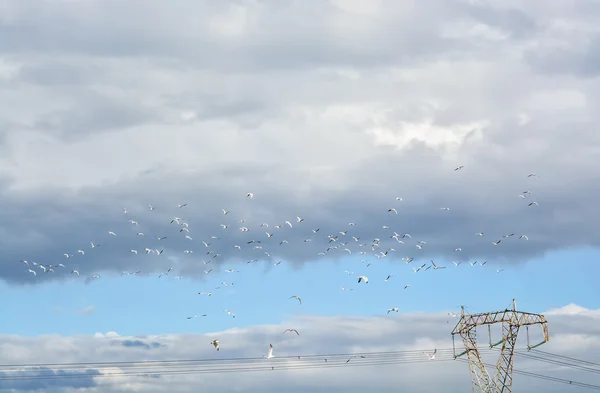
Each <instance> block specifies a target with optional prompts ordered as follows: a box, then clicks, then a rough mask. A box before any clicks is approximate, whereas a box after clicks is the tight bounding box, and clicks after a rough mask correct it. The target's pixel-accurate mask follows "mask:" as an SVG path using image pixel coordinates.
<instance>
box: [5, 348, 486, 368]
mask: <svg viewBox="0 0 600 393" xmlns="http://www.w3.org/2000/svg"><path fill="white" fill-rule="evenodd" d="M484 351H486V352H492V350H484ZM423 352H425V353H432V352H433V349H421V350H417V349H415V350H405V351H385V352H355V353H333V354H323V355H289V356H278V357H276V358H273V359H298V358H300V359H321V358H336V357H350V356H352V355H356V356H369V357H373V356H393V355H405V356H411V355H417V354H418V355H419V356H421V357H424V358H425V355H423ZM450 353H452V354H453V353H454V349H453V348H445V349H438V350H437V354H436V355H437V356H438V357H439V356H441V355H443V354H450ZM425 359H426V358H425ZM255 361H264V359H263V358H262V357H260V358H224V359H218V358H212V359H177V360H132V361H121V362H72V363H25V364H0V371H6V370H7V369H11V368H19V369H21V368H29V367H48V368H69V369H71V368H99V367H100V368H101V367H119V368H123V367H138V366H145V365H146V366H147V365H153V364H156V365H167V364H196V363H199V364H205V363H217V362H218V363H230V362H240V363H246V362H255Z"/></svg>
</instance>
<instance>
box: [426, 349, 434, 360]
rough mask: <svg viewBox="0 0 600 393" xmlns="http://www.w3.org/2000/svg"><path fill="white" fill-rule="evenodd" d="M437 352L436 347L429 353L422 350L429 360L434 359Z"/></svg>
mask: <svg viewBox="0 0 600 393" xmlns="http://www.w3.org/2000/svg"><path fill="white" fill-rule="evenodd" d="M436 353H437V348H436V349H434V350H433V353H432V354H431V355H430V354H428V353H427V352H423V354H425V355H427V357H428V358H429V360H435V354H436Z"/></svg>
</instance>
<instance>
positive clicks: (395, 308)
mask: <svg viewBox="0 0 600 393" xmlns="http://www.w3.org/2000/svg"><path fill="white" fill-rule="evenodd" d="M391 312H398V307H392V308H388V310H387V313H388V314H389V313H391Z"/></svg>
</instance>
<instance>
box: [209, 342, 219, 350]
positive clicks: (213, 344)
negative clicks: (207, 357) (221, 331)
mask: <svg viewBox="0 0 600 393" xmlns="http://www.w3.org/2000/svg"><path fill="white" fill-rule="evenodd" d="M210 345H212V346H213V347H215V349H216V350H217V351H218V350H219V340H212V341H211V342H210Z"/></svg>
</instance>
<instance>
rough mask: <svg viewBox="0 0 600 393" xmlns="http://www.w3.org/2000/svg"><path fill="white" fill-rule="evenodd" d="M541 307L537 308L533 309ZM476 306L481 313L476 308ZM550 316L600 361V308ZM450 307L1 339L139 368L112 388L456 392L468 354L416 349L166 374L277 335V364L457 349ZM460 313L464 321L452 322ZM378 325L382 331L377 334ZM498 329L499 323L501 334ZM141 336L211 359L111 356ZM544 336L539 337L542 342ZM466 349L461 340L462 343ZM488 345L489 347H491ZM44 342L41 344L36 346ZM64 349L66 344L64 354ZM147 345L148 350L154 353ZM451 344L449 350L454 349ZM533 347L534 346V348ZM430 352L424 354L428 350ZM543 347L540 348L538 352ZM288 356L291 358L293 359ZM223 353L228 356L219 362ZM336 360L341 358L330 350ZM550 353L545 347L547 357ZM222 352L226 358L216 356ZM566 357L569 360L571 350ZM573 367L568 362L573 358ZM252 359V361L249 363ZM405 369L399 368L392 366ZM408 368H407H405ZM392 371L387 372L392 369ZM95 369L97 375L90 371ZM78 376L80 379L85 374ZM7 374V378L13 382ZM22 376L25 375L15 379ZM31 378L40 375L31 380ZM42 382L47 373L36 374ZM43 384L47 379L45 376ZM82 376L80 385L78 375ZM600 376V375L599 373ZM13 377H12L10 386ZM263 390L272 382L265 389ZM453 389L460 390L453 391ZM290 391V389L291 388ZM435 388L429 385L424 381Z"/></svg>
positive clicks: (178, 353) (69, 383) (14, 351)
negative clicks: (139, 332) (392, 360)
mask: <svg viewBox="0 0 600 393" xmlns="http://www.w3.org/2000/svg"><path fill="white" fill-rule="evenodd" d="M529 311H535V310H529ZM472 312H477V311H476V310H474V311H472ZM546 316H547V318H548V321H549V326H550V342H549V343H547V344H545V345H544V346H543V347H540V349H543V350H544V351H546V352H549V353H552V354H558V355H562V356H570V357H574V358H577V359H583V360H586V361H589V362H598V361H600V359H599V358H598V348H599V346H600V341H599V339H598V337H600V331H599V330H598V327H597V326H598V324H597V323H596V321H597V319H598V311H597V310H596V311H594V310H586V309H583V308H580V307H578V306H575V305H569V306H566V307H563V308H561V309H557V310H554V311H551V312H547V313H546ZM447 319H448V316H447V315H446V313H445V312H441V313H437V314H428V313H412V314H402V313H401V314H397V315H394V316H380V317H323V316H311V315H303V316H296V317H294V318H292V319H291V320H289V321H285V323H282V324H281V325H262V326H251V327H247V328H243V329H230V330H227V331H223V332H214V333H210V334H204V335H200V334H187V335H165V336H149V337H144V338H143V339H142V338H137V337H117V335H116V334H115V333H111V334H107V335H106V337H105V336H104V335H101V334H97V335H96V337H89V336H73V337H60V336H47V337H39V338H26V337H18V336H3V337H0V338H1V340H0V342H2V344H0V348H3V349H5V348H6V349H7V348H10V349H11V350H10V351H6V358H5V361H6V362H10V363H12V364H24V363H30V362H47V363H67V362H69V363H72V362H82V361H83V362H87V361H89V356H90V353H93V354H94V361H97V362H108V363H106V364H98V365H95V366H94V367H95V368H96V369H95V370H94V371H93V372H92V371H88V373H89V376H90V378H93V377H94V376H98V373H100V374H108V373H119V372H136V373H139V374H140V376H138V377H133V376H130V377H127V378H124V377H123V376H112V377H102V378H94V379H92V380H91V382H89V385H87V387H97V388H98V389H106V390H111V391H122V392H127V391H133V390H136V391H139V390H140V389H143V390H144V391H155V390H156V391H161V389H162V390H164V389H165V387H166V386H168V387H169V389H170V390H171V391H174V392H188V391H192V390H193V389H196V390H197V388H198V386H200V385H201V386H203V388H205V389H213V388H217V386H218V388H219V389H221V390H222V391H225V392H229V391H240V390H242V389H243V391H247V392H253V391H257V392H258V391H269V392H270V391H280V390H281V389H283V388H285V389H288V388H289V389H291V390H289V391H298V392H299V391H310V392H313V391H316V392H318V391H320V390H319V389H322V387H323V386H327V387H328V389H329V391H349V392H359V391H364V390H365V389H374V390H375V389H376V390H377V391H383V392H387V391H392V389H396V390H404V391H411V392H412V391H420V390H419V389H421V388H423V389H431V388H435V387H438V386H439V387H441V386H442V385H444V386H447V387H448V388H447V389H446V391H449V392H452V393H454V392H460V391H465V390H467V389H468V388H469V385H470V375H469V372H468V366H467V364H465V363H461V362H453V361H446V362H442V361H440V362H427V361H426V362H424V363H420V364H419V363H417V364H415V363H414V360H415V359H416V358H415V357H414V356H412V355H411V357H409V358H407V359H406V360H412V361H413V363H412V364H411V363H404V364H402V363H399V364H394V365H390V366H377V367H342V368H327V367H322V368H319V369H317V368H313V369H306V370H302V371H299V370H291V371H283V370H276V371H271V370H269V371H268V372H251V373H244V372H237V373H236V374H235V375H236V378H233V379H232V378H230V377H229V375H231V374H218V373H204V374H177V375H174V376H173V375H162V373H163V372H164V371H165V370H170V371H179V370H183V369H186V370H197V369H204V370H206V369H207V368H208V367H217V368H221V369H227V368H229V369H231V368H232V367H240V366H239V363H236V362H235V361H232V360H229V361H225V360H226V359H239V358H254V359H257V358H260V357H261V356H262V355H264V353H265V350H266V348H268V344H269V343H272V344H273V346H274V348H275V350H274V354H275V356H276V358H275V359H274V360H273V361H274V363H273V364H275V365H276V368H277V365H281V364H283V363H285V362H294V361H297V356H301V357H302V356H309V355H327V356H332V355H331V354H344V353H364V352H386V351H426V350H430V349H433V348H439V349H440V350H442V349H444V350H446V349H449V348H452V340H451V338H450V334H449V333H450V331H451V330H452V325H451V324H448V323H446V320H447ZM451 322H454V321H451ZM289 326H295V327H297V328H298V329H299V331H300V333H301V334H300V336H296V335H293V336H288V335H282V334H281V332H282V331H283V329H285V328H287V327H289ZM374 332H376V333H374ZM497 333H498V332H497V331H496V330H494V331H493V332H492V334H493V335H495V334H497ZM479 334H480V338H481V339H482V340H483V341H486V342H487V329H482V330H481V331H480V332H479ZM530 334H531V339H532V340H533V341H536V340H537V339H538V338H539V337H538V336H536V334H538V333H536V332H535V331H534V329H530ZM215 338H218V339H219V340H220V344H221V350H220V351H219V352H217V351H215V350H214V348H213V347H212V346H211V345H210V344H209V343H210V341H212V340H213V339H215ZM519 340H520V341H519V343H518V345H517V347H518V348H519V352H523V353H526V351H524V350H523V348H524V347H525V345H526V337H525V332H524V331H523V332H521V334H520V339H519ZM129 341H131V342H137V341H142V342H144V343H150V342H157V343H158V342H160V343H161V344H164V346H162V347H160V348H157V349H154V350H153V351H152V360H159V361H160V360H163V361H173V360H194V359H196V360H200V359H201V360H203V361H202V362H200V363H198V362H196V363H194V362H187V363H185V364H184V365H181V364H176V363H170V364H164V365H156V364H147V365H143V364H137V365H135V366H133V365H131V364H120V365H119V364H114V365H113V364H111V363H112V362H135V361H139V360H142V359H145V355H143V354H140V352H138V351H133V350H132V349H131V348H129V347H127V348H125V347H124V346H123V345H113V343H114V342H129ZM536 342H537V341H536ZM456 345H457V348H458V349H459V350H460V348H461V343H460V342H457V343H456ZM483 346H484V345H483V344H482V348H483ZM34 348H35V350H32V349H34ZM56 348H61V350H60V354H58V353H57V352H56ZM144 353H146V352H144ZM444 353H445V352H444ZM482 354H483V356H484V361H486V362H493V363H495V361H496V359H497V356H498V353H483V352H482ZM529 354H530V355H531V354H532V353H529ZM423 356H424V355H423ZM448 356H449V355H443V354H442V352H440V353H439V357H438V360H442V359H443V358H447V357H448ZM536 356H538V357H539V356H540V355H539V354H537V355H536ZM286 357H288V358H287V359H285V358H286ZM219 359H220V360H221V361H219ZM330 359H331V358H330ZM544 359H548V357H547V356H546V357H544V356H542V360H544ZM208 360H211V361H219V362H218V363H217V362H209V361H208ZM563 360H564V359H563ZM563 366H564V365H563ZM563 366H557V365H553V364H549V363H548V362H543V361H540V359H539V358H538V359H532V358H528V357H527V356H523V355H517V356H516V358H515V369H517V370H525V371H529V372H534V373H539V374H542V375H551V376H553V377H557V378H564V379H569V380H573V381H579V382H589V383H594V377H595V374H594V373H590V372H583V371H578V370H575V369H573V368H565V367H563ZM53 367H55V369H59V370H64V372H66V373H71V374H72V373H73V371H72V370H68V371H67V369H66V368H65V367H58V366H53ZM246 367H247V364H246ZM392 370H395V371H396V372H392ZM399 370H401V371H402V372H398V371H399ZM39 372H42V371H41V370H39ZM43 372H44V373H60V372H61V371H57V370H54V371H52V370H43ZM431 375H434V376H435V377H433V378H429V379H428V385H427V386H426V387H424V386H423V378H425V377H426V376H430V377H431ZM382 376H383V377H382ZM86 378H87V377H86ZM42 381H52V382H51V383H52V384H53V385H52V386H51V385H46V387H47V388H52V387H56V388H59V384H62V385H60V386H62V387H63V389H59V390H55V391H68V390H67V389H68V388H69V387H76V386H81V387H84V385H81V383H82V380H80V379H78V378H71V379H67V378H61V379H46V380H42ZM77 381H78V382H77ZM7 382H8V381H3V382H2V383H7ZM10 383H16V382H10ZM27 383H34V382H32V381H27ZM35 383H37V382H35ZM40 383H41V382H40ZM76 383H77V384H79V385H75V384H76ZM596 383H597V382H596ZM3 386H5V385H3ZM28 386H30V385H10V388H13V389H15V390H16V391H21V390H28V389H33V388H32V387H28ZM514 386H515V389H517V387H518V388H519V389H523V390H525V389H533V388H537V389H543V390H544V391H550V392H560V391H564V386H562V385H561V384H557V383H549V382H545V381H540V380H539V379H531V378H526V377H523V376H521V375H517V374H515V376H514ZM260 389H262V390H260ZM448 389H450V390H448ZM286 391H287V390H286ZM423 391H427V390H423Z"/></svg>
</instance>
